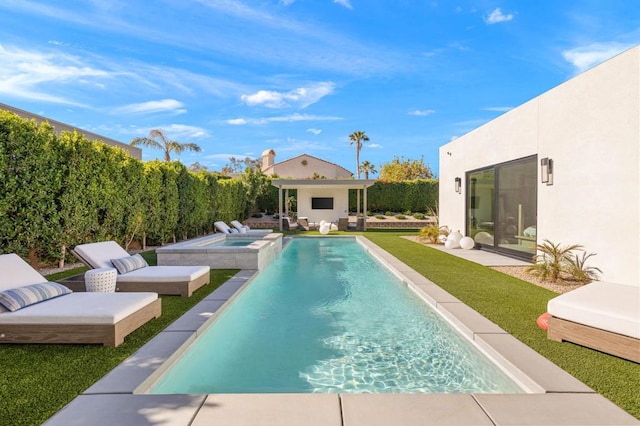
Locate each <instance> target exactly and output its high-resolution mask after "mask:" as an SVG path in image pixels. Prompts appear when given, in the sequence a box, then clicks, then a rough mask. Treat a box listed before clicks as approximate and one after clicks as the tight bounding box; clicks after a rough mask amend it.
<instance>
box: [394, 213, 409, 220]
mask: <svg viewBox="0 0 640 426" xmlns="http://www.w3.org/2000/svg"><path fill="white" fill-rule="evenodd" d="M406 218H407V217H406V216H405V215H403V214H397V215H396V219H399V220H405V219H406Z"/></svg>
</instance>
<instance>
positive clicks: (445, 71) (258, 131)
mask: <svg viewBox="0 0 640 426" xmlns="http://www.w3.org/2000/svg"><path fill="white" fill-rule="evenodd" d="M637 44H640V7H638V2H637V0H626V1H623V0H608V1H601V0H591V1H584V0H574V1H556V0H539V1H492V0H486V1H484V0H479V1H444V0H441V1H417V0H416V1H413V0H389V1H372V0H367V1H365V0H260V1H257V0H256V1H254V0H242V1H235V0H164V1H153V2H152V1H149V0H146V1H142V0H122V1H121V0H109V1H103V0H84V1H83V0H67V1H64V2H50V1H36V0H2V1H1V2H0V102H3V103H6V104H9V105H12V106H15V107H18V108H21V109H25V110H28V111H31V112H34V113H37V114H41V115H45V116H47V117H50V118H52V119H55V120H59V121H62V122H66V123H69V124H72V125H75V126H78V127H80V128H83V129H86V130H90V131H93V132H96V133H99V134H102V135H105V136H108V137H111V138H114V139H116V140H120V141H122V142H126V143H128V142H129V141H131V139H133V138H134V137H140V136H147V134H148V132H149V130H150V129H154V128H160V129H163V130H164V131H165V133H166V134H167V135H168V136H169V137H170V138H171V139H174V140H178V141H180V142H195V143H197V144H199V145H200V146H201V147H202V148H203V151H202V152H201V153H190V152H185V153H183V154H182V155H180V156H179V157H177V158H179V159H180V161H182V162H183V163H184V164H186V165H190V164H192V163H194V162H196V161H197V162H199V163H200V164H202V165H205V166H207V167H208V168H209V169H210V170H220V169H221V168H222V167H223V166H224V165H225V164H226V163H228V161H229V157H231V156H234V157H239V158H244V157H247V156H248V157H252V158H257V157H259V156H260V154H261V153H262V152H263V151H264V150H266V149H269V148H273V149H274V150H275V151H276V154H277V156H276V161H283V160H286V159H288V158H291V157H294V156H297V155H300V154H303V153H306V154H309V155H313V156H316V157H320V158H323V159H326V160H328V161H331V162H334V163H337V164H339V165H341V166H343V167H345V168H347V169H349V170H351V171H355V149H354V148H353V147H352V146H350V145H349V139H348V135H349V134H350V133H352V132H354V131H356V130H362V131H365V132H366V133H367V135H368V136H369V138H370V141H369V142H368V143H365V145H364V147H363V148H362V151H361V153H360V160H361V161H364V160H367V161H369V162H371V163H373V164H374V165H376V167H378V168H379V166H380V165H381V164H383V163H386V162H389V161H391V160H392V159H393V157H394V156H399V157H405V158H410V159H419V158H420V157H424V161H425V162H426V163H427V164H429V165H430V166H431V168H432V169H433V170H434V171H435V172H436V173H437V171H438V147H439V146H441V145H443V144H445V143H447V142H449V141H450V140H452V139H454V138H456V137H459V136H461V135H463V134H465V133H467V132H468V131H470V130H473V129H474V128H476V127H478V126H480V125H482V124H484V123H486V122H487V121H490V120H491V119H493V118H495V117H497V116H499V115H500V114H502V113H504V112H505V111H508V110H509V109H510V108H513V107H516V106H518V105H520V104H522V103H523V102H526V101H528V100H529V99H531V98H534V97H536V96H537V95H539V94H541V93H543V92H545V91H547V90H549V89H551V88H553V87H554V86H556V85H558V84H560V83H562V82H564V81H566V80H568V79H570V78H571V77H573V76H575V75H576V74H578V73H580V72H582V71H584V70H586V69H588V68H590V67H592V66H594V65H595V64H597V63H600V62H602V61H604V60H606V59H608V58H610V57H612V56H614V55H616V54H617V53H620V52H621V51H623V50H626V49H628V48H630V47H632V46H635V45H637ZM154 158H160V159H161V158H162V153H161V152H159V151H155V150H151V149H148V148H145V149H144V150H143V159H144V160H150V159H154Z"/></svg>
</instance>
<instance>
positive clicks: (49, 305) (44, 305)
mask: <svg viewBox="0 0 640 426" xmlns="http://www.w3.org/2000/svg"><path fill="white" fill-rule="evenodd" d="M0 271H2V275H0V298H1V301H2V304H0V343H100V344H103V345H105V346H118V345H120V344H121V343H122V342H123V341H124V338H125V336H127V335H129V334H130V333H131V332H132V331H134V330H136V329H137V328H139V327H140V326H142V325H143V324H145V323H147V322H148V321H149V320H151V319H152V318H158V317H159V316H160V314H161V301H160V299H158V295H157V294H156V293H127V294H124V293H73V292H68V289H66V287H64V286H62V285H60V284H57V283H52V282H48V281H47V279H46V278H45V277H43V276H42V275H40V274H39V273H38V271H36V270H35V269H33V268H32V267H31V266H30V265H29V264H28V263H27V262H25V261H24V260H23V259H22V258H20V257H19V256H18V255H16V254H13V253H12V254H3V255H0ZM7 304H8V305H9V306H11V309H16V310H14V311H11V310H10V309H9V308H8V306H7Z"/></svg>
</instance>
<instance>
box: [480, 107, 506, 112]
mask: <svg viewBox="0 0 640 426" xmlns="http://www.w3.org/2000/svg"><path fill="white" fill-rule="evenodd" d="M482 109H483V110H485V111H496V112H507V111H511V110H512V109H513V107H510V106H501V107H486V108H482Z"/></svg>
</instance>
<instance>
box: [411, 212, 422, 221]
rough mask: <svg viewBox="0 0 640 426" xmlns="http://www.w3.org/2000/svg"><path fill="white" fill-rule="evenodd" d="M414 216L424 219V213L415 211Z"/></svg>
mask: <svg viewBox="0 0 640 426" xmlns="http://www.w3.org/2000/svg"><path fill="white" fill-rule="evenodd" d="M413 218H414V219H418V220H422V219H424V214H422V213H414V214H413Z"/></svg>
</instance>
